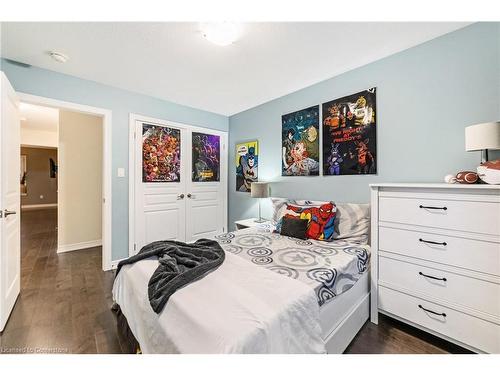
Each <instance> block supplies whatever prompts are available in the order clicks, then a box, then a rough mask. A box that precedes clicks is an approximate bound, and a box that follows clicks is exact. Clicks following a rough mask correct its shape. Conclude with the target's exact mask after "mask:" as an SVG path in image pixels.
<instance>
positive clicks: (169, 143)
mask: <svg viewBox="0 0 500 375" xmlns="http://www.w3.org/2000/svg"><path fill="white" fill-rule="evenodd" d="M180 155H181V132H180V130H179V129H174V128H169V127H166V126H157V125H149V124H143V125H142V181H143V182H179V181H180V171H181V159H180Z"/></svg>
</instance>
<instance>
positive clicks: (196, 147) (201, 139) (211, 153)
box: [192, 132, 220, 182]
mask: <svg viewBox="0 0 500 375" xmlns="http://www.w3.org/2000/svg"><path fill="white" fill-rule="evenodd" d="M192 146H193V147H192V149H193V151H192V152H193V154H192V155H193V157H192V163H193V165H192V174H193V177H192V178H193V182H211V181H219V178H220V177H219V175H220V137H219V136H218V135H213V134H205V133H195V132H193V133H192Z"/></svg>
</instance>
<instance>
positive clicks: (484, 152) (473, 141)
mask: <svg viewBox="0 0 500 375" xmlns="http://www.w3.org/2000/svg"><path fill="white" fill-rule="evenodd" d="M499 149H500V122H498V121H497V122H485V123H483V124H477V125H471V126H467V127H466V128H465V150H466V151H481V163H484V162H487V161H488V150H499Z"/></svg>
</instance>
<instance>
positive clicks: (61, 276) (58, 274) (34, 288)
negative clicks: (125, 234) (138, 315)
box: [0, 209, 121, 353]
mask: <svg viewBox="0 0 500 375" xmlns="http://www.w3.org/2000/svg"><path fill="white" fill-rule="evenodd" d="M56 226H57V210H55V209H49V210H36V211H23V212H22V214H21V294H20V296H19V297H18V300H17V302H16V305H15V307H14V310H13V311H12V314H11V316H10V319H9V321H8V322H7V325H6V327H5V329H4V332H3V333H2V334H1V335H0V348H1V352H3V353H7V352H10V353H16V352H25V351H28V352H31V351H42V352H61V353H121V347H120V344H119V340H118V337H117V332H116V320H115V317H114V315H113V313H112V312H111V310H110V308H111V304H112V297H111V288H112V283H113V273H112V272H103V271H102V267H101V248H100V247H95V248H91V249H85V250H78V251H73V252H68V253H63V254H57V231H56Z"/></svg>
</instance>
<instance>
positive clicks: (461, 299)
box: [370, 183, 500, 353]
mask: <svg viewBox="0 0 500 375" xmlns="http://www.w3.org/2000/svg"><path fill="white" fill-rule="evenodd" d="M370 190H371V209H372V213H371V227H372V228H371V236H372V237H371V240H372V241H371V250H372V254H371V282H370V283H371V297H370V298H371V307H370V317H371V321H372V323H375V324H378V314H379V313H382V314H384V315H388V316H390V317H392V318H395V319H397V320H400V321H402V322H404V323H407V324H410V325H412V326H414V327H416V328H419V329H421V330H423V331H426V332H428V333H431V334H433V335H435V336H438V337H440V338H443V339H445V340H448V341H450V342H453V343H454V344H457V345H460V346H462V347H465V348H467V349H469V350H472V351H474V352H478V353H500V186H498V185H482V184H474V185H461V184H437V183H436V184H431V183H429V184H414V183H412V184H409V183H408V184H402V183H399V184H396V183H386V184H371V185H370Z"/></svg>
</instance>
